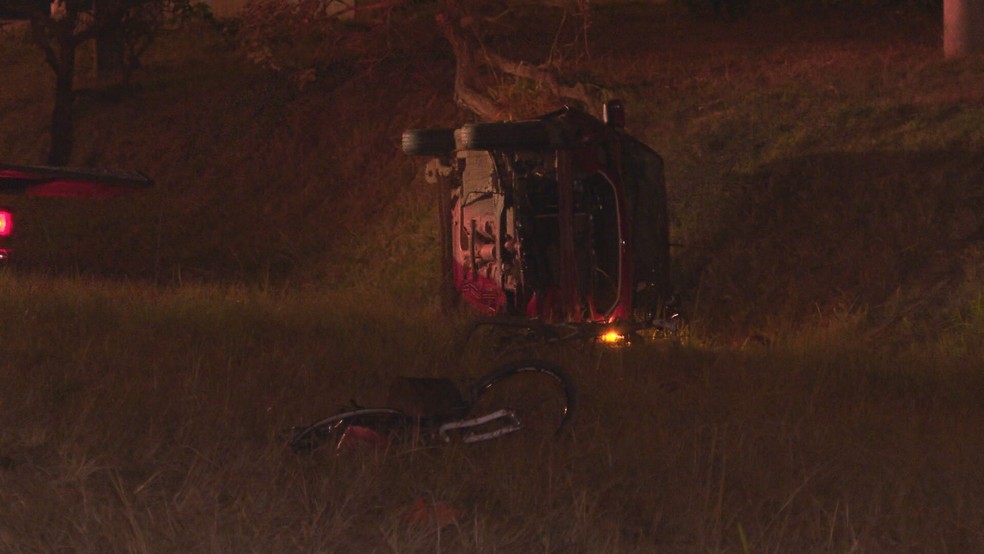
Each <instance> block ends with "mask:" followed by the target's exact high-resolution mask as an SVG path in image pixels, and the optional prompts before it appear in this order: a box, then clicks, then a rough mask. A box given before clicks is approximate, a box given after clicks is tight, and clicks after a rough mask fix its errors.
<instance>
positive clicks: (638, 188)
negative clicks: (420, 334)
mask: <svg viewBox="0 0 984 554" xmlns="http://www.w3.org/2000/svg"><path fill="white" fill-rule="evenodd" d="M624 121H625V117H624V110H623V107H622V104H621V103H620V102H619V101H610V102H608V103H607V104H605V109H604V115H603V118H602V119H601V120H599V119H597V118H595V117H593V116H591V115H589V114H586V113H584V112H581V111H578V110H576V109H574V108H569V107H565V108H563V109H560V110H557V111H555V112H552V113H549V114H546V115H544V116H541V117H538V118H536V119H532V120H527V121H508V122H494V123H476V124H469V125H465V126H463V127H460V128H458V129H411V130H408V131H406V132H405V133H404V134H403V150H404V152H406V153H407V154H411V155H415V156H432V157H434V159H433V160H431V161H430V162H429V163H428V164H427V168H426V177H427V180H428V181H429V182H431V183H433V184H435V185H437V187H438V191H439V203H440V214H441V227H442V249H443V252H442V260H443V262H442V265H443V275H444V281H445V282H444V289H445V293H444V294H445V299H446V301H448V302H453V300H454V299H456V298H463V299H464V300H465V301H466V302H467V303H468V304H470V305H471V306H473V307H475V308H477V309H478V310H479V311H480V312H481V313H483V314H485V315H489V316H503V315H507V316H509V315H511V316H521V317H524V318H528V319H537V320H539V321H543V322H550V323H576V322H583V323H594V324H611V323H617V322H623V323H643V324H649V323H652V322H653V321H655V320H656V319H657V318H661V317H663V316H664V309H665V307H666V304H667V303H668V302H669V301H670V298H671V295H672V290H671V283H670V255H669V244H670V243H669V229H668V219H667V206H666V188H665V182H664V178H663V160H662V158H661V157H660V156H659V155H658V154H657V153H656V152H654V151H653V150H652V149H650V148H649V147H648V146H646V145H645V144H643V143H642V142H640V141H639V140H637V139H635V138H633V137H632V136H630V135H629V134H627V133H626V132H625V130H624Z"/></svg>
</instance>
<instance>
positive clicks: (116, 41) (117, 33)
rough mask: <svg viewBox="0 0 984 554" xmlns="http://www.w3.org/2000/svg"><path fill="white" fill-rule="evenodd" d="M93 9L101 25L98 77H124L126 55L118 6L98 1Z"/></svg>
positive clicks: (97, 61) (97, 52)
mask: <svg viewBox="0 0 984 554" xmlns="http://www.w3.org/2000/svg"><path fill="white" fill-rule="evenodd" d="M107 6H110V7H107ZM93 8H94V13H95V16H96V18H98V19H99V20H100V23H101V24H100V29H99V32H98V33H97V34H96V76H97V77H99V78H100V79H113V78H119V77H122V76H123V74H124V69H125V64H126V55H125V41H124V39H123V25H122V22H121V15H120V11H119V9H118V6H112V5H110V4H108V3H107V2H106V0H96V1H95V2H94V4H93Z"/></svg>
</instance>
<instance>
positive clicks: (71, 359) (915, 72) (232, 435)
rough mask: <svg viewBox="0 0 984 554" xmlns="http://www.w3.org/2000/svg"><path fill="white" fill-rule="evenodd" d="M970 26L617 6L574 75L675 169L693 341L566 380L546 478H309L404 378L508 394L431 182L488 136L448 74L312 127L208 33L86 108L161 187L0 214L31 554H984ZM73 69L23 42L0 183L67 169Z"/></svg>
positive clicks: (286, 94) (399, 472) (423, 52)
mask: <svg viewBox="0 0 984 554" xmlns="http://www.w3.org/2000/svg"><path fill="white" fill-rule="evenodd" d="M938 19H939V18H938V16H936V17H934V16H933V15H931V14H927V13H925V12H923V11H919V10H911V11H909V10H904V9H903V10H897V9H896V10H891V11H883V12H851V13H849V14H846V13H844V12H841V13H839V14H835V13H822V12H821V13H811V14H810V16H809V17H806V16H804V15H803V14H802V13H797V12H790V13H787V12H782V11H779V12H770V13H756V14H752V15H751V16H749V17H747V18H745V19H741V20H738V21H735V22H730V23H725V22H718V21H698V20H694V19H692V18H690V17H688V16H686V15H685V14H684V13H682V12H680V11H677V10H675V9H674V8H673V7H672V5H669V4H659V5H655V6H654V5H650V4H646V3H615V4H612V5H609V4H604V5H602V6H599V7H597V8H596V10H595V19H594V22H593V25H594V27H593V29H594V32H595V33H596V36H595V37H594V38H593V39H592V57H591V59H590V60H585V61H582V62H580V64H581V65H580V66H579V67H578V70H579V71H580V72H581V74H583V75H586V76H588V77H589V78H590V79H591V80H593V81H595V82H597V83H599V84H600V85H602V86H604V87H605V88H606V89H607V90H608V91H610V93H612V94H617V95H619V96H621V97H623V98H625V99H626V101H627V106H628V114H629V122H630V123H629V126H630V128H631V130H632V131H633V132H635V133H636V134H637V135H639V136H641V137H642V138H644V139H646V140H647V141H648V142H649V143H650V144H651V145H652V146H653V147H654V148H655V149H656V150H658V151H659V152H661V153H662V154H663V155H664V157H665V159H666V162H667V172H668V174H667V180H668V185H669V187H670V196H671V202H672V204H671V211H672V214H673V219H674V222H673V233H674V236H675V239H674V240H675V241H677V242H679V243H681V244H683V246H682V247H681V248H679V249H678V250H677V251H676V252H675V253H676V257H675V259H676V260H677V267H676V274H677V275H676V278H677V286H678V287H679V289H680V291H681V293H682V295H683V298H684V301H685V307H686V309H687V312H688V314H689V315H690V325H689V328H688V330H687V331H688V332H687V334H686V336H685V337H678V338H675V339H670V340H666V341H662V342H659V343H656V344H650V345H638V346H636V347H633V348H630V349H617V350H603V349H577V348H565V349H544V350H542V351H539V352H537V354H539V355H542V356H544V357H548V358H551V359H555V360H557V361H559V362H561V363H562V364H564V365H565V367H567V368H568V369H569V370H570V371H571V373H572V374H573V375H574V377H575V379H576V381H577V384H578V387H579V390H580V393H581V394H580V401H581V405H580V410H579V413H578V418H577V420H576V424H575V426H574V430H573V433H572V435H571V436H569V437H565V438H564V439H563V440H560V441H556V442H548V443H544V444H528V443H526V442H523V441H522V440H518V439H515V438H510V439H507V440H502V441H499V442H496V443H494V444H489V445H481V446H477V447H474V448H464V447H458V446H451V447H448V448H440V449H424V450H421V449H413V448H409V447H406V446H402V445H400V446H394V447H392V448H391V449H389V450H387V451H385V452H376V453H368V454H363V455H353V456H341V457H336V456H333V455H331V453H329V452H316V453H315V454H314V455H311V456H297V455H295V454H293V453H291V452H290V451H289V450H287V449H285V448H284V439H285V436H284V434H283V430H284V429H286V428H288V427H290V426H292V425H295V424H300V423H306V422H308V421H311V420H313V419H317V418H319V417H321V416H324V415H327V414H328V413H331V412H332V411H335V410H336V409H338V408H339V407H341V406H343V405H345V404H347V403H348V402H349V401H350V399H356V400H358V401H359V402H362V403H365V404H376V403H380V402H383V401H384V400H385V396H386V391H387V388H388V386H389V383H390V382H391V380H392V379H393V378H395V377H396V376H398V375H421V376H451V377H454V378H455V379H459V380H462V381H464V380H467V379H470V378H474V377H477V376H478V374H479V373H481V371H482V370H483V369H485V368H482V367H459V364H458V361H457V360H455V359H454V357H453V356H452V355H451V351H452V350H453V349H452V345H453V344H454V342H455V340H456V338H457V337H458V336H459V335H460V331H461V328H462V327H463V326H464V325H465V323H466V322H467V319H468V315H467V314H459V315H456V316H454V317H451V318H447V317H443V316H441V314H440V313H439V311H438V308H437V300H436V293H437V287H436V279H435V278H434V271H435V266H436V260H437V252H436V238H437V233H436V231H437V230H436V228H435V225H436V217H435V216H434V213H433V207H432V204H431V202H430V200H431V198H430V195H429V191H428V190H427V189H426V185H425V183H423V180H422V178H421V177H420V175H419V174H420V167H419V166H418V164H417V163H416V162H415V161H414V160H410V159H407V158H406V157H404V156H402V155H401V154H400V153H399V151H398V141H399V136H400V132H401V131H402V130H403V129H404V128H408V127H419V126H438V125H445V124H452V123H455V122H457V121H461V120H462V118H464V117H465V116H464V114H462V113H460V112H457V111H456V110H455V108H454V107H453V105H452V102H451V98H450V85H451V75H450V70H451V66H450V64H449V63H448V62H447V61H446V60H445V59H444V58H445V57H446V56H445V55H443V54H442V52H443V50H442V45H441V43H440V41H439V40H437V39H436V38H434V37H430V36H429V35H428V34H427V33H424V32H421V33H420V34H415V35H407V36H408V37H409V38H407V40H408V41H409V42H408V44H410V46H412V48H409V47H406V45H404V46H403V49H402V50H399V52H400V54H399V56H398V57H397V58H396V59H394V60H393V61H392V62H390V63H383V64H380V65H379V66H377V67H376V68H375V70H374V71H373V72H372V73H371V74H368V75H362V76H358V77H353V76H349V75H338V76H334V77H327V78H325V79H323V80H322V81H319V82H316V83H315V84H313V85H312V86H311V87H308V88H306V89H305V90H304V91H302V92H298V91H296V90H294V89H291V88H290V87H289V86H287V85H286V84H285V83H282V82H280V81H279V80H278V79H276V78H273V77H271V76H270V75H268V74H266V73H264V72H262V71H260V70H258V69H256V68H253V67H250V66H248V65H247V64H245V63H243V62H242V61H241V60H240V59H239V58H238V57H237V56H236V55H235V53H234V52H233V51H231V50H230V48H229V45H228V43H227V42H226V40H225V39H224V38H223V37H221V36H220V35H218V34H207V33H205V34H203V33H204V32H203V31H202V30H200V29H199V30H196V31H195V33H196V34H195V37H196V38H195V39H194V40H190V39H189V38H188V36H186V35H184V34H182V32H180V31H176V32H174V33H170V34H168V35H166V36H164V37H162V40H161V41H160V42H159V43H158V45H157V46H156V47H155V50H154V51H152V52H151V55H150V57H149V58H148V59H147V60H146V64H145V67H144V69H143V70H142V71H141V72H139V73H138V74H137V75H136V76H135V78H134V83H133V88H132V90H130V91H127V92H125V93H124V94H122V95H119V91H117V90H115V89H107V88H106V87H104V86H102V85H100V84H98V83H95V82H92V81H88V80H86V79H83V80H82V82H81V87H82V89H83V93H82V96H81V97H80V99H79V103H78V107H79V119H78V133H79V140H78V141H77V142H78V150H77V152H76V158H75V160H74V161H75V162H76V163H77V164H79V165H108V166H123V167H128V168H136V169H141V170H143V171H145V172H146V173H148V174H149V175H151V176H152V177H154V179H155V180H156V182H157V186H156V188H155V190H154V191H153V192H152V193H150V194H147V195H143V196H136V197H130V198H124V199H118V200H114V201H112V202H108V203H84V202H83V203H80V202H53V201H51V200H50V199H47V200H46V199H21V198H10V199H6V198H5V199H3V202H4V203H5V204H6V205H11V206H13V207H14V208H15V210H16V211H17V215H18V221H19V223H20V226H19V234H18V236H17V237H16V240H17V242H16V244H15V247H16V254H17V256H18V258H17V262H18V263H17V265H15V266H13V267H8V268H5V269H4V270H3V271H2V272H0V345H2V348H3V355H2V356H0V550H2V551H4V552H8V551H9V552H60V551H65V552H113V551H127V552H295V551H296V552H438V551H440V552H524V553H525V552H782V553H786V552H976V551H981V550H984V469H982V464H981V454H980V453H981V452H984V403H982V402H981V400H980V399H981V398H982V397H984V359H982V355H984V300H982V299H984V295H982V292H984V288H982V287H981V284H980V271H981V269H984V267H982V262H984V259H982V240H984V235H982V234H981V231H980V229H981V224H980V218H979V216H978V214H977V212H978V211H979V210H978V207H979V205H980V201H981V198H984V181H982V179H981V178H982V175H984V155H982V154H981V152H984V106H982V103H981V100H982V96H981V93H980V92H979V91H982V90H984V62H982V60H981V59H980V58H970V59H966V60H960V61H950V62H948V61H944V60H943V59H942V55H941V52H940V50H941V49H940V45H939V36H938V35H939V25H940V22H939V20H938ZM614 29H617V30H618V32H614V31H613V30H614ZM780 29H795V32H779V31H778V30H780ZM530 36H536V33H513V34H510V35H508V36H504V37H500V38H499V39H498V40H501V41H502V44H501V46H502V48H504V49H506V50H509V49H513V50H517V51H528V52H541V51H542V49H543V48H544V47H545V46H544V45H543V44H540V43H538V42H536V40H535V39H531V38H529V37H530ZM550 36H551V38H552V35H550ZM203 37H204V38H203ZM546 47H549V44H547V45H546ZM83 67H84V64H83ZM47 71H48V70H47V69H46V68H45V67H44V66H43V65H42V64H41V62H40V60H39V57H38V55H37V53H36V52H34V51H33V50H32V49H31V48H30V47H29V45H26V44H23V43H22V42H19V41H18V40H16V38H11V37H6V38H0V76H2V78H0V160H3V161H4V162H8V163H37V162H38V161H39V160H40V159H42V158H43V155H44V148H45V140H46V138H45V132H46V127H45V126H46V123H45V122H46V121H47V110H48V109H49V98H48V95H49V91H48V88H50V83H49V82H48V80H49V75H48V73H47ZM381 200H382V201H381ZM489 363H491V361H490V362H489ZM420 502H422V503H423V507H424V509H423V510H420V509H419V506H420ZM414 506H417V507H418V508H414ZM444 512H450V514H452V515H453V517H446V516H447V514H446V513H444ZM431 516H433V517H431Z"/></svg>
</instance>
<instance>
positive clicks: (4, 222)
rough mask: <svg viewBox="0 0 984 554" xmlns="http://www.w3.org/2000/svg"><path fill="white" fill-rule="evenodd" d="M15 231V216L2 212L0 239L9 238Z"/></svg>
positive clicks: (0, 214) (0, 213)
mask: <svg viewBox="0 0 984 554" xmlns="http://www.w3.org/2000/svg"><path fill="white" fill-rule="evenodd" d="M13 231H14V214H12V213H10V212H8V211H7V210H0V237H9V236H10V233H12V232H13Z"/></svg>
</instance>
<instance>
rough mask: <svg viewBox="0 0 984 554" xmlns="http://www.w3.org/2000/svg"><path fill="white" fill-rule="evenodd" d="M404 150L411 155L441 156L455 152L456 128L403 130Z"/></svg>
mask: <svg viewBox="0 0 984 554" xmlns="http://www.w3.org/2000/svg"><path fill="white" fill-rule="evenodd" d="M403 152H404V153H406V154H409V155H411V156H439V155H442V154H450V153H451V152H454V130H452V129H409V130H407V131H404V132H403Z"/></svg>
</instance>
